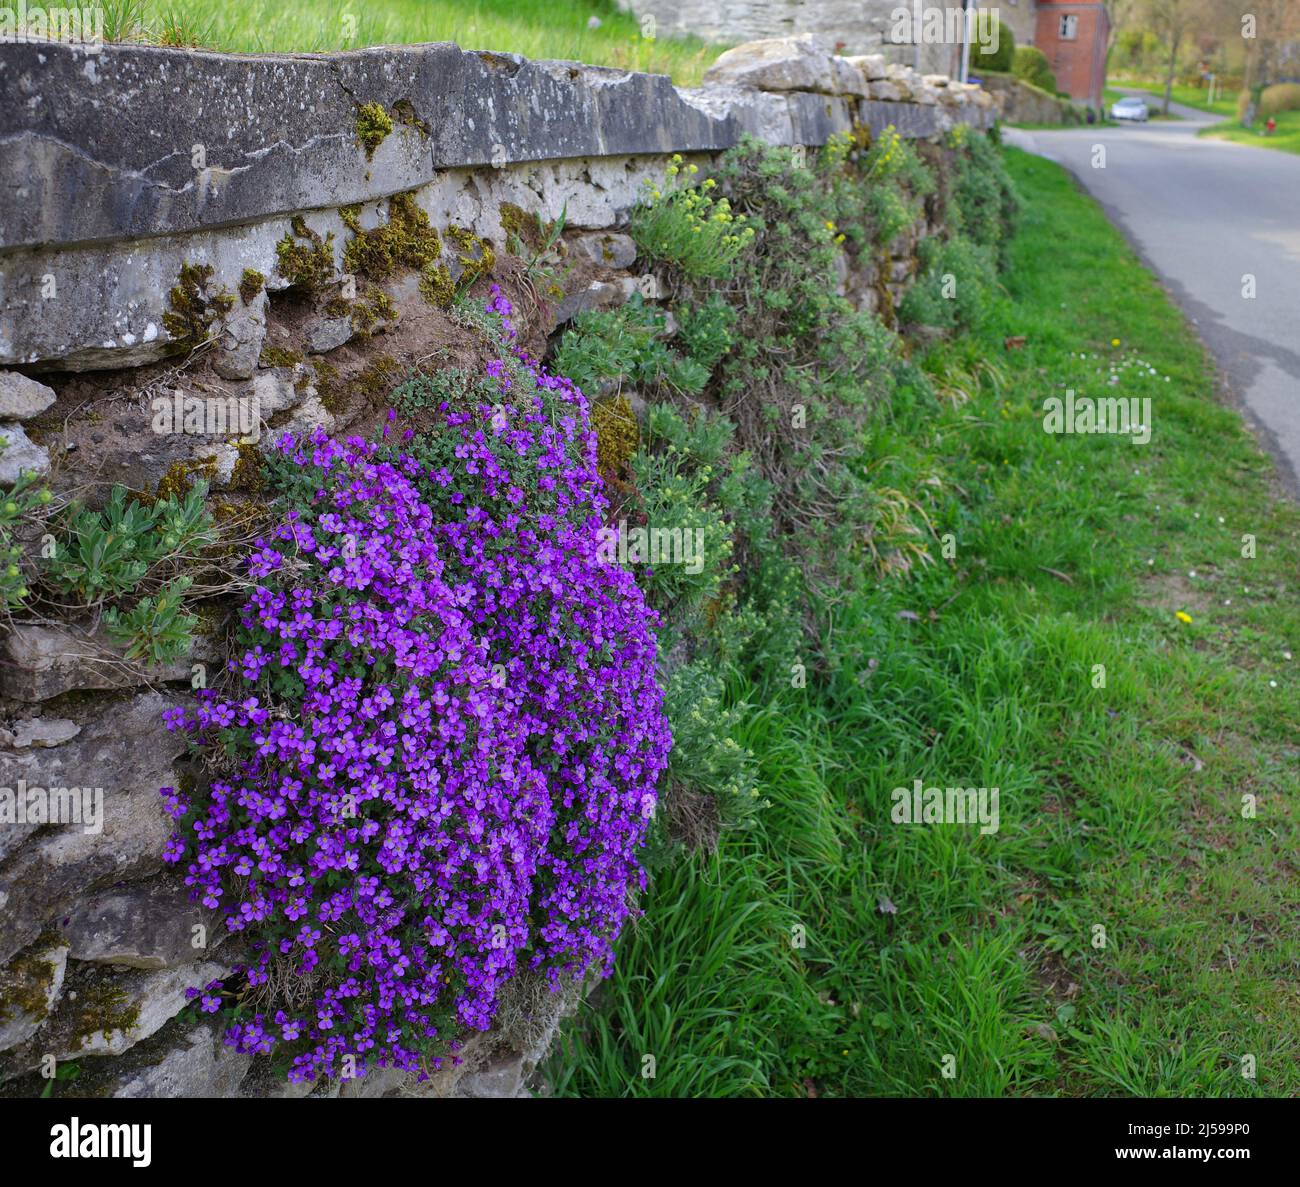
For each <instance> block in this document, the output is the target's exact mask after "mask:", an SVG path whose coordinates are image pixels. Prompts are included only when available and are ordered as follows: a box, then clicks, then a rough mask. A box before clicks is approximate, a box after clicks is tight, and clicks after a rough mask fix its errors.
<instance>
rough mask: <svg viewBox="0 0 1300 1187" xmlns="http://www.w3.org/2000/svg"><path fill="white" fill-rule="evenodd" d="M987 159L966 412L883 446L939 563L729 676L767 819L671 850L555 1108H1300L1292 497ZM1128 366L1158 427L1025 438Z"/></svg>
mask: <svg viewBox="0 0 1300 1187" xmlns="http://www.w3.org/2000/svg"><path fill="white" fill-rule="evenodd" d="M1008 155H1009V163H1010V167H1011V169H1012V171H1013V174H1014V176H1015V178H1016V181H1017V183H1018V185H1019V186H1020V188H1021V191H1022V193H1023V195H1024V196H1025V198H1026V203H1027V208H1026V213H1025V215H1024V217H1023V223H1022V227H1021V230H1020V232H1019V234H1018V235H1017V237H1016V239H1015V242H1014V244H1013V247H1012V259H1011V267H1010V270H1009V271H1008V272H1007V274H1006V277H1005V283H1006V286H1007V292H1006V295H1005V298H1004V299H1000V300H999V303H998V306H997V308H996V310H995V311H994V313H993V315H992V316H991V317H990V319H989V321H988V323H987V324H986V325H985V327H984V328H983V329H982V331H981V332H980V333H979V334H978V335H977V336H976V337H973V338H967V339H963V340H958V341H956V342H953V343H948V344H946V345H942V346H941V347H939V348H938V350H937V351H936V352H935V353H933V354H932V355H931V357H930V358H929V359H928V360H927V366H928V367H929V368H930V369H931V370H933V371H934V372H935V373H936V374H939V373H942V374H944V375H947V376H950V377H951V376H962V375H966V376H967V380H966V382H965V383H964V384H963V385H962V386H964V387H965V388H966V389H967V391H968V393H969V395H970V398H969V399H968V400H965V401H962V400H960V399H956V398H955V399H954V400H952V401H950V402H947V403H945V406H944V407H943V409H942V410H940V411H937V412H936V410H935V409H934V408H933V406H924V405H923V404H922V403H920V402H918V403H917V405H916V406H915V407H911V406H909V405H908V403H907V401H906V400H900V401H898V402H897V404H896V406H895V408H894V409H893V410H892V412H891V413H890V414H889V415H888V416H882V417H881V418H880V420H879V423H878V424H877V426H876V428H875V430H874V432H873V434H872V438H871V440H870V442H869V443H868V450H869V454H870V458H871V460H872V463H873V464H874V465H875V466H876V467H877V470H876V473H877V474H878V476H879V480H880V481H881V482H882V483H885V484H887V485H889V486H893V487H897V488H900V489H904V490H919V489H929V490H931V491H933V492H934V499H933V502H932V505H931V513H932V515H933V516H934V517H935V520H936V530H937V531H938V532H940V533H943V532H952V533H953V534H954V535H955V536H956V538H957V541H958V549H957V556H956V559H955V560H953V561H947V562H941V563H940V564H937V565H936V566H935V567H933V568H931V569H928V570H924V571H923V572H922V573H921V574H920V576H917V577H914V578H913V579H912V580H910V581H908V582H894V581H889V582H883V583H872V582H868V581H864V582H863V584H862V587H861V588H860V589H858V590H856V591H850V592H849V593H848V594H847V595H846V596H845V597H844V599H843V600H842V601H841V602H839V603H838V604H837V605H835V606H834V607H832V608H828V609H827V610H826V611H825V619H824V624H823V627H822V638H821V642H822V644H823V646H824V650H825V654H826V655H827V661H826V662H825V664H823V665H820V666H818V667H812V668H810V678H809V682H808V686H807V688H805V689H799V690H796V689H792V688H790V687H789V681H788V667H778V666H774V669H773V670H772V671H766V672H744V673H742V672H732V673H730V676H729V679H730V693H731V696H732V697H733V698H735V699H744V700H747V701H749V702H750V703H751V704H753V705H755V706H757V710H756V711H755V712H754V713H753V714H752V715H751V716H750V717H749V718H748V719H747V725H746V726H745V727H744V729H743V731H742V735H741V737H740V741H742V742H743V743H744V744H747V745H748V746H749V747H750V748H751V749H752V750H753V752H754V754H755V755H756V758H757V760H758V762H759V764H760V768H761V772H762V780H763V791H764V794H765V795H766V797H767V799H768V800H769V801H770V806H769V807H767V808H766V809H765V810H763V811H762V812H760V813H759V814H758V816H757V823H756V824H754V825H753V826H752V827H750V828H746V829H737V830H734V831H730V832H726V833H724V834H723V838H722V841H721V843H720V846H719V848H718V850H717V852H716V853H712V854H707V855H706V854H697V855H695V856H693V857H690V858H688V859H684V860H679V861H678V862H676V863H675V864H668V865H665V866H662V867H660V868H658V869H656V870H655V871H654V874H653V877H652V882H651V887H650V891H649V893H648V895H647V897H646V900H645V902H644V907H645V917H644V918H643V919H641V920H640V921H639V922H638V923H637V924H636V925H635V926H634V927H632V928H630V929H629V931H628V932H627V933H626V934H625V935H624V937H623V940H622V941H621V944H620V951H619V958H618V963H617V966H616V969H615V972H614V974H613V976H612V978H611V979H610V980H609V981H608V982H606V983H605V984H604V985H603V986H602V987H601V988H600V989H599V990H598V992H597V994H596V995H595V997H594V998H593V1000H592V1002H591V1004H590V1005H589V1006H587V1007H586V1008H584V1010H583V1012H582V1013H581V1014H580V1016H579V1017H578V1019H576V1020H575V1022H574V1023H573V1025H572V1026H571V1027H570V1028H569V1030H568V1031H567V1032H566V1035H565V1036H564V1041H563V1043H562V1044H561V1046H560V1048H559V1049H558V1050H557V1052H556V1053H555V1055H554V1056H553V1058H552V1060H551V1063H550V1065H549V1075H550V1077H551V1080H552V1083H553V1085H554V1088H555V1091H556V1092H557V1093H559V1094H561V1095H584V1096H585V1095H602V1096H724V1095H749V1096H768V1095H777V1096H813V1095H816V1096H845V1095H852V1094H903V1095H950V1096H976V1095H994V1096H998V1095H1028V1094H1044V1095H1070V1096H1074V1095H1098V1094H1142V1095H1148V1094H1150V1095H1222V1096H1248V1095H1256V1094H1266V1095H1287V1094H1294V1093H1296V1092H1298V1091H1300V1059H1298V1058H1297V1056H1300V988H1298V987H1297V983H1296V978H1295V968H1296V961H1297V958H1298V957H1300V945H1298V944H1297V919H1298V918H1300V915H1298V914H1297V906H1298V905H1300V904H1298V902H1297V900H1298V899H1300V883H1298V882H1297V879H1296V877H1295V874H1296V857H1295V854H1296V852H1297V848H1298V847H1300V819H1298V813H1300V799H1298V796H1297V793H1298V792H1300V777H1298V772H1300V764H1298V763H1297V758H1300V753H1298V750H1297V730H1296V726H1297V724H1300V687H1298V685H1297V680H1296V678H1295V674H1294V673H1295V668H1296V663H1297V662H1300V661H1294V662H1293V661H1289V660H1287V659H1286V658H1284V653H1285V652H1293V651H1294V650H1295V649H1296V647H1297V643H1298V641H1300V593H1298V592H1297V589H1296V583H1295V569H1294V557H1295V556H1296V543H1297V533H1298V532H1300V513H1297V510H1296V508H1295V507H1294V506H1293V505H1292V504H1291V503H1290V502H1289V501H1288V500H1286V499H1285V498H1284V497H1282V496H1281V494H1280V493H1279V491H1278V489H1277V485H1276V478H1275V473H1274V470H1273V467H1272V464H1271V463H1270V461H1269V460H1268V459H1267V457H1266V456H1265V455H1263V454H1262V453H1261V451H1260V450H1259V448H1258V447H1257V446H1256V444H1255V443H1254V441H1253V440H1252V438H1251V437H1250V436H1249V435H1248V433H1247V432H1246V431H1245V429H1244V428H1243V426H1242V422H1241V420H1240V418H1239V416H1238V415H1237V413H1236V412H1234V411H1232V410H1230V409H1228V408H1226V407H1224V406H1223V405H1221V404H1220V403H1219V402H1218V401H1217V400H1216V398H1215V396H1214V395H1213V392H1214V385H1213V379H1212V376H1211V371H1210V368H1209V367H1208V365H1207V363H1206V359H1205V357H1204V354H1203V351H1202V348H1201V347H1200V345H1199V344H1198V342H1197V341H1196V339H1195V338H1194V337H1193V335H1192V334H1191V332H1190V331H1189V329H1188V327H1187V326H1186V324H1185V323H1184V321H1183V319H1182V317H1181V316H1180V315H1179V313H1178V312H1177V311H1176V310H1175V309H1174V308H1173V307H1172V306H1171V305H1170V304H1169V302H1168V300H1167V299H1166V297H1165V296H1164V295H1163V292H1162V290H1161V289H1160V287H1159V286H1158V284H1157V283H1156V282H1155V280H1154V279H1153V278H1152V277H1151V276H1150V275H1149V274H1148V273H1147V272H1146V271H1145V270H1144V269H1143V268H1142V266H1141V265H1140V264H1139V262H1138V260H1137V259H1136V258H1135V256H1134V255H1133V253H1132V252H1131V251H1130V250H1129V249H1128V247H1127V246H1126V245H1125V244H1124V242H1123V241H1122V239H1121V237H1120V236H1119V235H1118V234H1117V233H1116V231H1115V230H1114V229H1113V228H1112V227H1111V226H1110V225H1109V224H1108V223H1107V222H1106V220H1105V218H1104V216H1103V215H1102V213H1101V211H1100V210H1099V208H1098V207H1097V206H1096V205H1095V204H1094V203H1093V202H1092V201H1091V200H1090V199H1088V198H1087V197H1085V196H1083V195H1082V194H1081V193H1080V192H1079V191H1078V190H1077V189H1076V187H1075V186H1074V184H1073V183H1072V182H1071V181H1070V180H1069V179H1068V177H1067V175H1066V174H1065V173H1064V172H1063V171H1062V170H1061V169H1059V168H1058V167H1057V166H1055V165H1053V164H1051V163H1049V162H1047V161H1044V160H1041V159H1038V158H1035V157H1030V156H1027V155H1025V154H1021V153H1017V152H1014V151H1011V152H1009V154H1008ZM1010 335H1017V336H1023V337H1024V338H1025V345H1024V347H1023V349H1019V350H1009V349H1006V348H1004V344H1003V343H1004V338H1006V337H1008V336H1010ZM1114 339H1118V340H1119V345H1118V346H1115V345H1112V340H1114ZM1139 359H1140V360H1142V361H1143V363H1144V364H1145V366H1144V367H1143V368H1142V370H1143V372H1144V377H1138V367H1137V363H1136V360H1139ZM982 360H993V364H994V365H993V366H992V367H989V366H986V365H983V364H982ZM1124 360H1127V361H1128V363H1129V365H1128V367H1127V368H1126V369H1125V370H1124V371H1123V372H1122V374H1123V375H1124V376H1125V382H1124V384H1123V386H1122V387H1121V388H1120V389H1119V392H1120V394H1125V395H1138V396H1142V395H1149V396H1151V397H1152V398H1153V401H1154V403H1153V408H1154V412H1153V418H1152V419H1153V426H1154V433H1153V437H1152V440H1151V442H1150V444H1147V445H1144V446H1139V445H1134V444H1131V443H1130V442H1129V441H1128V440H1127V439H1126V438H1116V437H1107V436H1092V437H1078V436H1064V435H1060V436H1052V435H1048V434H1047V433H1045V432H1044V431H1043V428H1042V425H1041V416H1042V414H1041V405H1042V401H1043V399H1044V398H1045V397H1046V396H1047V395H1050V394H1052V393H1053V392H1059V391H1060V389H1061V388H1062V387H1065V386H1068V387H1072V388H1074V389H1075V390H1076V391H1081V392H1083V393H1085V394H1093V395H1096V394H1099V392H1100V391H1101V389H1102V386H1103V385H1104V381H1105V378H1106V377H1107V376H1108V375H1109V374H1110V370H1109V369H1110V367H1111V366H1112V365H1115V366H1120V364H1121V363H1122V362H1123V361H1124ZM1149 368H1154V370H1155V372H1156V375H1154V376H1152V375H1150V374H1149V373H1146V372H1147V371H1148V370H1149ZM972 376H976V377H978V378H979V382H976V381H975V379H974V378H971V377H972ZM1165 376H1168V377H1169V382H1165V380H1164V377H1165ZM927 476H933V477H934V478H937V480H938V483H939V485H937V486H936V485H934V484H933V483H924V482H923V479H924V478H925V477H927ZM1245 533H1250V534H1253V535H1254V536H1255V537H1256V538H1257V541H1258V557H1257V559H1243V557H1242V556H1241V537H1242V535H1243V534H1245ZM936 553H937V549H936ZM1192 573H1195V576H1191V574H1192ZM1179 611H1182V612H1184V613H1185V614H1187V615H1188V616H1190V618H1191V622H1190V623H1187V622H1182V621H1180V620H1179V619H1178V618H1177V617H1176V613H1177V612H1179ZM900 612H907V614H906V615H904V617H901V618H900V617H899V615H900ZM811 650H812V644H811V643H810V652H811ZM1098 664H1104V665H1105V669H1106V685H1105V687H1104V688H1096V687H1094V686H1093V679H1092V675H1093V671H1094V666H1095V665H1098ZM916 778H920V779H923V780H924V781H925V783H926V785H927V786H928V785H931V784H934V785H939V786H944V787H946V786H952V785H957V784H960V785H963V786H989V787H992V786H996V787H998V788H999V789H1000V791H1001V828H1000V830H999V831H998V832H997V833H996V834H995V835H989V836H981V835H979V833H978V832H977V831H976V830H974V829H968V828H964V827H961V826H905V825H895V824H893V823H891V821H890V818H889V808H890V799H889V796H890V792H891V790H892V789H893V788H895V787H898V786H910V785H911V783H912V781H913V780H914V779H916ZM1246 795H1249V796H1254V797H1256V803H1257V816H1256V818H1254V819H1244V818H1243V817H1242V814H1241V811H1242V803H1243V800H1242V797H1243V796H1246ZM1098 927H1101V928H1104V931H1105V941H1106V942H1105V946H1104V947H1097V946H1094V936H1095V935H1098V934H1100V933H1097V932H1095V930H1094V929H1096V928H1098ZM801 940H802V946H801V945H800V941H801ZM1246 1055H1252V1056H1254V1057H1255V1060H1256V1063H1257V1078H1256V1079H1254V1080H1249V1079H1246V1078H1243V1076H1242V1074H1241V1059H1242V1057H1243V1056H1246ZM647 1056H651V1057H653V1059H654V1066H653V1072H654V1074H653V1076H647V1075H646V1074H645V1073H646V1072H647V1071H648V1070H650V1065H649V1063H648V1062H647V1060H646V1057H647ZM945 1056H952V1057H953V1058H952V1067H953V1068H954V1069H955V1076H954V1077H953V1078H946V1077H945V1076H944V1074H943V1070H942V1069H943V1066H944V1060H945Z"/></svg>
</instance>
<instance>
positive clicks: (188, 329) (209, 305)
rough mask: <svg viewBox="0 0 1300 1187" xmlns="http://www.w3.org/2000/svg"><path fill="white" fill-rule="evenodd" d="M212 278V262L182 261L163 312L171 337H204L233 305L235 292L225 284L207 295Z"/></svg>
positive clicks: (163, 319)
mask: <svg viewBox="0 0 1300 1187" xmlns="http://www.w3.org/2000/svg"><path fill="white" fill-rule="evenodd" d="M211 282H212V265H211V264H191V263H190V262H189V261H188V260H187V261H186V262H185V263H183V264H182V265H181V272H180V276H179V277H178V278H177V281H176V284H175V285H174V286H173V287H172V289H171V291H170V292H169V293H168V294H167V304H168V306H169V309H168V311H167V312H166V313H164V314H163V316H162V323H163V328H164V329H165V330H166V331H167V333H169V334H170V335H171V336H172V337H173V338H181V339H189V338H206V337H207V336H208V329H209V327H211V325H212V323H213V322H214V321H217V320H219V319H220V318H222V317H224V316H225V315H226V314H227V313H229V312H230V311H231V309H233V308H234V306H235V297H234V294H233V293H231V292H229V291H228V290H227V289H226V288H224V287H222V289H221V290H220V291H219V292H218V293H216V294H215V295H214V296H208V291H207V290H208V286H209V284H211Z"/></svg>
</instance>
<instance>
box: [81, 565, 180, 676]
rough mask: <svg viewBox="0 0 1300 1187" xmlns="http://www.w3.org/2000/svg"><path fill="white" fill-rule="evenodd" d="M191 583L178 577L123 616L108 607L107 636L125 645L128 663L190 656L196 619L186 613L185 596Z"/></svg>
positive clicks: (141, 600) (164, 660) (162, 661)
mask: <svg viewBox="0 0 1300 1187" xmlns="http://www.w3.org/2000/svg"><path fill="white" fill-rule="evenodd" d="M192 584H193V580H192V579H191V578H189V577H177V578H176V580H174V581H172V582H171V583H169V584H168V585H166V586H164V587H163V589H162V590H160V591H159V593H158V594H157V596H156V597H144V598H141V599H140V600H139V601H138V602H137V603H136V604H135V605H134V606H133V607H132V608H131V609H130V610H128V611H126V612H125V613H123V612H121V611H119V610H118V608H117V607H116V606H110V607H109V608H108V610H107V611H106V612H105V614H104V624H105V625H106V626H107V628H108V633H109V634H110V635H112V636H113V638H114V639H116V640H117V641H118V642H119V643H122V644H124V645H125V647H126V650H125V655H126V658H127V659H131V660H146V661H149V662H152V663H155V664H160V663H165V662H167V661H168V660H172V659H176V658H178V657H180V656H183V655H185V654H187V653H188V652H189V649H190V645H191V643H192V642H193V638H194V629H195V628H196V627H197V626H198V625H199V620H198V618H197V617H196V616H195V615H193V614H187V613H185V594H186V593H187V592H188V590H189V588H190V586H191V585H192Z"/></svg>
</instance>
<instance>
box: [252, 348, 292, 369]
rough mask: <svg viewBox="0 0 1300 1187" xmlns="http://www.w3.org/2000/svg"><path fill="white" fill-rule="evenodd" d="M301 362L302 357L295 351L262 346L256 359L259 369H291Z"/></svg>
mask: <svg viewBox="0 0 1300 1187" xmlns="http://www.w3.org/2000/svg"><path fill="white" fill-rule="evenodd" d="M301 362H302V355H300V354H299V353H298V352H297V351H296V350H285V349H284V347H282V346H263V347H262V353H261V354H260V355H258V357H257V365H258V366H259V367H292V366H293V365H294V364H295V363H301Z"/></svg>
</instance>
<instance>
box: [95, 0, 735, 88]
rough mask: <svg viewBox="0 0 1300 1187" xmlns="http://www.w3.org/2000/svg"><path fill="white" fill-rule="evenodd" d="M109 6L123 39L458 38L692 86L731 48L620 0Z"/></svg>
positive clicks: (330, 43) (131, 1) (324, 43)
mask: <svg viewBox="0 0 1300 1187" xmlns="http://www.w3.org/2000/svg"><path fill="white" fill-rule="evenodd" d="M104 7H105V22H106V26H107V28H106V35H107V36H108V38H109V40H114V41H116V40H145V41H151V42H155V43H160V44H172V45H197V46H202V47H204V48H207V49H216V50H226V51H230V52H234V53H273V52H278V53H321V52H325V51H329V50H340V49H358V48H361V47H362V46H369V45H402V44H414V43H418V42H426V41H454V42H456V43H457V44H458V45H460V46H462V47H463V48H465V49H479V50H496V51H498V52H502V53H515V54H522V55H524V57H528V58H539V59H546V58H555V59H564V60H569V61H580V62H588V63H591V64H592V65H597V66H616V67H620V68H624V69H631V70H644V71H649V72H651V73H658V74H670V75H672V76H673V79H674V80H675V81H676V82H677V83H679V84H681V85H683V86H690V85H695V84H697V83H698V82H699V80H700V76H701V75H702V74H703V73H704V71H705V69H706V68H707V67H708V66H709V65H710V64H711V63H712V62H713V60H714V59H715V58H716V57H717V56H718V54H719V53H721V52H722V49H723V48H725V47H722V46H712V45H706V44H705V43H704V42H703V41H700V40H699V39H698V38H694V37H687V38H673V37H668V36H662V35H659V36H656V30H655V29H653V28H652V27H650V26H646V27H644V28H643V27H642V25H641V23H640V22H639V21H638V20H637V19H636V18H635V17H634V16H632V15H631V14H630V13H626V12H621V11H620V10H619V8H618V6H617V5H616V4H615V3H614V0H576V2H575V0H471V2H469V3H458V2H454V0H384V3H382V4H364V3H347V2H341V0H298V2H297V3H293V4H286V3H284V2H283V0H241V3H237V4H231V3H228V2H227V0H114V2H111V3H108V4H106V5H105V6H104ZM593 17H594V18H595V20H596V24H595V27H592V25H591V23H590V22H591V21H592V18H593Z"/></svg>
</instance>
